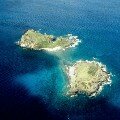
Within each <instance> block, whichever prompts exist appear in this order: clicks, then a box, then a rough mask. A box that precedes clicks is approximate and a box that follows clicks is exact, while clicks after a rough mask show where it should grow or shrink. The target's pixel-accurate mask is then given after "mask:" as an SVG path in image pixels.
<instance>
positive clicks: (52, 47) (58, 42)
mask: <svg viewBox="0 0 120 120" xmlns="http://www.w3.org/2000/svg"><path fill="white" fill-rule="evenodd" d="M80 42H81V40H79V39H78V37H77V36H73V35H72V34H68V35H66V36H60V37H55V36H53V35H47V34H41V33H40V32H37V31H34V30H28V31H27V32H26V33H25V34H24V35H22V37H21V39H20V40H19V41H17V42H16V44H17V45H19V46H20V47H22V48H28V49H33V50H45V51H59V50H65V49H67V48H70V47H76V46H77V45H78V44H79V43H80Z"/></svg>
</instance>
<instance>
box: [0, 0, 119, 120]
mask: <svg viewBox="0 0 120 120" xmlns="http://www.w3.org/2000/svg"><path fill="white" fill-rule="evenodd" d="M119 5H120V2H119V0H116V1H113V0H109V1H107V0H104V1H103V0H101V1H99V0H93V1H91V0H80V1H79V0H69V1H67V0H53V1H44V0H31V1H28V0H26V1H24V0H20V1H18V0H16V1H13V0H4V1H3V0H1V1H0V8H1V9H0V98H1V99H0V119H1V120H2V119H3V120H4V119H9V120H19V119H20V120H21V119H22V120H24V119H25V120H27V119H29V120H40V119H43V120H46V119H48V120H50V119H54V120H56V119H58V120H59V119H60V120H61V119H63V120H67V119H70V120H96V119H98V120H110V119H113V120H119V119H120V117H119V114H120V105H119V104H120V92H119V91H120V87H119V85H120V68H119V66H120V62H119V61H120V47H119V46H120V34H119V33H120V13H119V12H118V11H120V7H119ZM29 28H33V29H35V30H40V29H41V32H43V33H45V32H46V33H48V34H54V35H56V36H59V35H65V34H67V33H72V34H73V35H78V37H79V38H80V39H82V44H80V45H79V46H77V47H76V48H71V49H68V50H66V51H65V52H56V53H54V54H52V53H47V52H40V51H31V50H23V49H21V48H19V47H18V46H16V45H15V44H14V42H16V41H18V40H19V39H20V37H21V35H22V34H24V32H25V31H26V30H27V29H29ZM93 57H95V58H96V59H97V60H98V61H100V62H102V63H103V64H106V66H107V69H108V70H109V71H110V72H112V74H113V75H114V76H113V77H112V85H111V87H110V86H106V87H105V88H104V89H103V91H102V92H101V94H100V95H98V96H97V97H95V98H91V99H89V98H88V97H86V96H84V95H79V96H78V97H75V98H69V97H66V96H65V93H66V90H67V89H66V84H67V82H68V81H67V79H66V76H65V74H64V72H63V65H65V64H71V63H74V62H75V61H77V60H79V59H83V60H86V59H87V60H93Z"/></svg>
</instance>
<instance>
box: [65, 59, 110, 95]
mask: <svg viewBox="0 0 120 120" xmlns="http://www.w3.org/2000/svg"><path fill="white" fill-rule="evenodd" d="M66 71H67V75H68V78H69V92H68V94H69V95H71V96H72V95H76V94H77V93H80V92H81V93H86V94H87V95H89V96H93V95H96V94H98V93H99V92H100V91H101V90H102V87H103V86H104V85H105V84H109V83H111V80H110V74H109V73H108V72H107V70H106V67H105V65H102V64H101V63H99V62H96V61H78V62H76V63H75V64H74V65H73V66H67V67H66Z"/></svg>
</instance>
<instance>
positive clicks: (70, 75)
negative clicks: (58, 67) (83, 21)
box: [65, 60, 112, 97]
mask: <svg viewBox="0 0 120 120" xmlns="http://www.w3.org/2000/svg"><path fill="white" fill-rule="evenodd" d="M81 62H86V63H90V64H91V63H95V64H98V66H99V67H100V68H101V70H102V72H104V73H105V74H106V75H107V81H106V80H105V81H102V82H101V84H98V87H97V90H96V91H95V92H93V93H90V94H88V93H87V92H85V91H79V92H78V93H80V92H82V93H86V94H88V96H89V97H95V96H97V95H98V94H100V92H101V91H102V90H103V87H104V86H105V85H109V84H111V83H112V81H111V75H112V74H111V73H108V72H107V68H106V66H105V65H103V64H102V63H100V62H97V61H94V60H93V61H88V60H85V61H82V60H79V61H77V62H76V63H75V64H74V65H73V66H67V65H66V66H65V67H66V73H67V76H68V80H69V85H68V88H69V89H70V91H68V93H67V95H70V96H71V97H74V96H76V95H77V94H75V93H74V92H73V93H74V94H71V93H72V90H71V88H72V86H74V84H75V81H76V79H75V77H76V75H77V74H76V71H75V70H76V65H77V64H79V63H81ZM72 78H73V79H72Z"/></svg>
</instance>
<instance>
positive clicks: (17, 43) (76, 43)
mask: <svg viewBox="0 0 120 120" xmlns="http://www.w3.org/2000/svg"><path fill="white" fill-rule="evenodd" d="M79 43H81V40H79V39H77V40H76V42H75V43H74V44H73V45H71V46H68V47H65V48H62V47H61V46H56V47H54V48H40V49H36V48H34V47H28V46H26V45H25V44H21V43H20V41H17V42H15V44H16V45H19V46H20V47H22V48H26V49H33V50H45V51H48V52H56V51H59V50H63V51H65V50H66V49H68V48H74V47H76V46H78V45H79Z"/></svg>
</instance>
